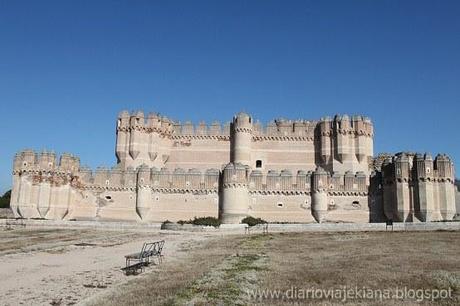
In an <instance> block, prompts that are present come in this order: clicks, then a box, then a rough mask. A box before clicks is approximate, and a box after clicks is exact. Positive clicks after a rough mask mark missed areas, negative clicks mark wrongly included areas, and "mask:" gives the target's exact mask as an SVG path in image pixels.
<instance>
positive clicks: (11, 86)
mask: <svg viewBox="0 0 460 306" xmlns="http://www.w3.org/2000/svg"><path fill="white" fill-rule="evenodd" d="M459 16H460V1H445V0H443V1H420V0H417V1H396V0H394V1H377V0H375V1H369V0H363V1H293V0H289V1H268V0H260V1H256V0H252V1H236V0H232V1H218V0H214V1H197V0H194V1H189V0H187V1H45V0H42V1H16V0H11V1H5V0H0V107H1V108H0V116H1V118H0V128H1V132H0V191H1V192H3V191H6V190H7V189H8V188H10V187H11V170H12V161H13V156H14V154H15V152H17V151H19V150H21V149H24V148H33V149H36V150H42V149H44V148H46V149H53V150H55V151H56V152H58V153H60V152H71V153H74V154H77V155H78V156H80V158H81V161H82V163H83V164H86V165H89V166H90V167H96V166H98V165H106V166H112V165H113V164H114V163H115V154H114V146H115V119H116V116H117V114H118V112H119V111H120V110H122V109H128V110H136V109H143V110H144V111H145V112H149V111H156V112H160V113H162V114H164V115H167V116H169V117H172V118H173V119H176V120H181V121H185V120H192V121H194V122H198V121H199V120H205V121H207V122H211V121H213V120H220V121H222V122H223V121H227V120H229V119H231V117H232V115H233V114H234V113H236V112H238V111H241V110H245V111H247V112H250V113H251V114H252V115H253V116H254V117H255V118H258V119H260V120H261V121H263V122H267V121H269V120H271V119H273V118H276V117H285V118H292V119H298V118H305V119H317V118H320V117H322V116H325V115H334V114H336V113H340V114H343V113H347V114H364V115H367V116H369V117H371V118H372V120H373V122H374V128H375V141H374V142H375V152H376V153H378V152H398V151H402V150H412V151H421V152H425V151H430V152H431V153H432V154H435V153H437V152H443V153H447V154H449V155H451V156H452V157H453V158H454V159H455V160H456V164H457V168H458V165H459V163H460V141H459V138H460V137H459V136H458V135H459V133H460V129H459V128H458V126H459V121H460V116H459V115H460V106H459V105H460V17H459Z"/></svg>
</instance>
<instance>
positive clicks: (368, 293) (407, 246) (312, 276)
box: [92, 231, 460, 306]
mask: <svg viewBox="0 0 460 306" xmlns="http://www.w3.org/2000/svg"><path fill="white" fill-rule="evenodd" d="M459 242H460V232H445V231H437V232H394V233H384V232H373V233H366V232H362V233H285V234H283V233H277V234H268V235H250V236H223V237H218V238H212V239H211V240H208V241H204V242H201V243H199V244H196V245H190V246H189V247H188V248H187V250H186V251H187V256H186V257H185V259H181V260H171V261H168V258H166V259H165V263H164V264H163V265H161V266H160V267H159V268H158V269H157V270H156V271H155V272H153V273H150V274H146V275H143V276H141V277H138V278H133V279H132V280H131V281H129V282H127V283H125V284H123V285H121V286H119V287H117V288H115V290H111V291H110V292H108V293H106V294H105V295H101V296H100V297H98V298H97V299H93V300H92V304H93V305H111V306H112V305H184V304H189V305H218V304H220V305H222V304H223V305H235V304H237V305H248V304H251V305H252V304H256V305H267V304H271V305H284V304H287V303H291V304H341V303H347V304H350V305H356V304H372V305H375V304H377V305H389V304H390V305H392V304H394V305H396V304H402V303H404V304H419V303H418V302H420V301H421V302H422V304H450V305H457V304H459V303H460V297H459V296H460V257H459V255H460V244H459ZM449 288H451V293H450V294H451V297H452V298H447V299H446V298H444V299H441V298H435V299H434V300H432V298H433V295H437V294H441V295H442V294H444V293H445V294H447V292H448V291H447V290H448V289H449ZM421 289H423V290H426V291H421ZM433 289H434V290H433ZM441 289H442V290H445V291H443V292H441V291H439V290H441ZM268 290H271V291H268ZM347 290H348V291H347ZM350 290H351V291H350ZM436 290H438V291H437V292H438V293H436ZM331 292H332V293H331ZM345 292H347V293H345ZM404 295H405V296H404ZM428 295H430V296H428ZM332 297H334V298H332Z"/></svg>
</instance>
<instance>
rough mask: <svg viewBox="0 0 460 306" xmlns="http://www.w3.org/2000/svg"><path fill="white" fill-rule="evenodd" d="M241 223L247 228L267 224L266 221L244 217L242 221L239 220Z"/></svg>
mask: <svg viewBox="0 0 460 306" xmlns="http://www.w3.org/2000/svg"><path fill="white" fill-rule="evenodd" d="M241 223H246V224H247V225H249V226H254V225H257V224H265V223H268V222H267V221H265V220H263V219H261V218H254V217H251V216H249V217H246V218H244V219H243V220H241Z"/></svg>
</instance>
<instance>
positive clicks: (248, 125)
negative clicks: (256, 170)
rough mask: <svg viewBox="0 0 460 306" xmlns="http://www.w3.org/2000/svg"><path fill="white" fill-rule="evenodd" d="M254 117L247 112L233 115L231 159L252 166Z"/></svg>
mask: <svg viewBox="0 0 460 306" xmlns="http://www.w3.org/2000/svg"><path fill="white" fill-rule="evenodd" d="M251 143H252V118H251V117H250V116H249V115H248V114H246V113H239V114H237V115H236V116H235V117H233V122H232V125H231V140H230V161H231V162H233V163H241V164H243V165H248V166H252V163H251Z"/></svg>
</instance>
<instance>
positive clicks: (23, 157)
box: [13, 150, 80, 174]
mask: <svg viewBox="0 0 460 306" xmlns="http://www.w3.org/2000/svg"><path fill="white" fill-rule="evenodd" d="M79 168H80V158H78V157H77V156H74V155H72V154H69V153H63V154H62V155H61V156H60V157H59V159H58V156H57V155H56V153H54V152H48V151H42V152H34V151H33V150H23V151H21V152H19V153H17V154H16V155H15V157H14V162H13V174H15V173H20V172H72V173H73V172H77V171H78V170H79Z"/></svg>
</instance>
